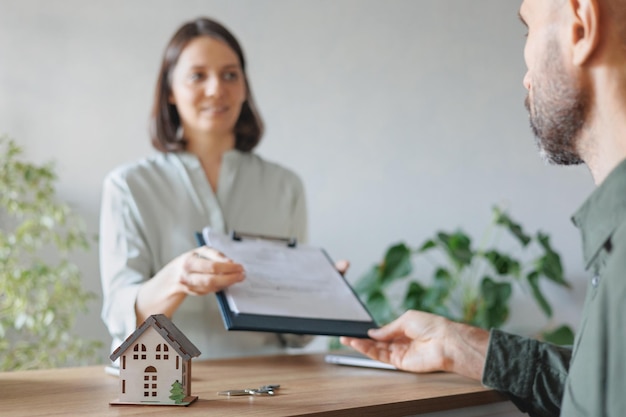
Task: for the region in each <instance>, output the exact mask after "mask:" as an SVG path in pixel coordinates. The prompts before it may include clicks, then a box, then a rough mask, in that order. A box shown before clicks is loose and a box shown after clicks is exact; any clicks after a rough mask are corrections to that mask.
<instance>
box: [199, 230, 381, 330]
mask: <svg viewBox="0 0 626 417" xmlns="http://www.w3.org/2000/svg"><path fill="white" fill-rule="evenodd" d="M196 240H197V243H198V246H204V245H206V244H209V246H211V247H214V248H215V249H217V250H219V251H221V252H222V253H224V254H225V255H226V256H228V257H229V258H231V259H233V260H234V261H235V262H238V263H241V264H242V265H243V266H244V268H246V274H247V277H246V280H244V282H242V283H237V284H234V285H233V286H231V287H229V288H226V289H225V290H222V291H220V292H217V293H216V297H217V301H218V305H219V308H220V313H221V316H222V320H223V322H224V327H225V328H226V329H228V330H241V331H258V332H272V333H293V334H310V335H324V336H351V337H360V338H366V337H368V336H367V331H368V330H369V329H371V328H374V327H378V325H377V324H376V322H375V320H374V319H373V317H372V315H371V314H370V313H369V311H368V310H367V308H366V307H365V305H364V304H363V303H362V302H361V300H360V299H359V297H358V296H357V295H356V293H355V292H354V290H353V289H352V287H351V286H350V284H349V283H348V282H347V281H346V279H345V278H344V277H343V276H342V275H341V274H340V273H339V271H337V270H336V269H335V267H334V265H333V262H332V260H331V259H330V257H329V256H328V254H327V253H326V251H325V250H323V249H321V248H317V247H312V246H307V245H298V244H297V242H296V240H295V239H285V238H277V237H271V236H259V235H251V234H244V233H238V232H231V234H230V235H224V234H219V233H214V232H212V231H211V230H210V229H209V228H205V229H203V231H202V232H197V233H196ZM229 252H230V253H229ZM265 257H267V258H273V257H276V258H277V259H278V260H279V264H272V263H271V262H270V263H267V265H270V267H269V268H266V259H265ZM259 258H260V260H259ZM283 260H284V262H282V261H283ZM272 265H279V267H278V268H273V266H272ZM283 268H284V269H285V270H283ZM289 271H292V272H294V271H297V272H295V273H294V274H293V280H291V279H288V280H286V279H284V278H285V277H287V278H289V277H290V276H291V275H289ZM281 274H287V275H286V276H285V277H282V278H280V277H279V276H280V275H281ZM296 275H297V276H296ZM275 277H279V278H275ZM271 285H276V288H273V287H271ZM244 286H246V288H244ZM327 300H328V301H327ZM294 305H297V307H294Z"/></svg>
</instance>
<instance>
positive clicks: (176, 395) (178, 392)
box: [170, 380, 185, 404]
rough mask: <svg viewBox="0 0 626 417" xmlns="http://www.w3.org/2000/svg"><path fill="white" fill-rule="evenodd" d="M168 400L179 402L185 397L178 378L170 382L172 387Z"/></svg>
mask: <svg viewBox="0 0 626 417" xmlns="http://www.w3.org/2000/svg"><path fill="white" fill-rule="evenodd" d="M170 394H172V395H170V400H172V401H174V404H181V403H182V402H183V400H184V399H185V392H184V391H183V386H182V385H181V383H180V382H178V380H176V381H174V382H173V383H172V388H171V389H170Z"/></svg>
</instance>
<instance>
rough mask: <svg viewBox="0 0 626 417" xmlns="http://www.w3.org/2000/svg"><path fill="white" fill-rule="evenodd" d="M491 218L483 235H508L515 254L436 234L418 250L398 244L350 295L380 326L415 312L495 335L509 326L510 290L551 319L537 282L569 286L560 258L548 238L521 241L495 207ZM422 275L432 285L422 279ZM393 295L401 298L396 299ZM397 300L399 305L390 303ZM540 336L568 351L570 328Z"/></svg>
mask: <svg viewBox="0 0 626 417" xmlns="http://www.w3.org/2000/svg"><path fill="white" fill-rule="evenodd" d="M493 214H494V217H493V223H492V224H491V225H490V227H489V228H488V233H487V236H488V237H489V236H491V235H492V234H493V233H494V232H496V235H497V236H496V237H497V238H501V237H502V236H501V233H502V232H506V234H508V235H509V238H512V239H509V241H510V242H509V243H512V244H514V245H515V246H516V248H515V249H516V250H515V252H516V254H515V255H514V254H511V253H508V252H506V251H504V250H503V249H496V248H494V247H490V248H484V247H481V248H474V247H473V246H472V240H471V239H470V237H469V236H468V235H467V234H465V233H464V232H463V231H462V230H457V231H455V232H454V233H446V232H442V231H439V232H437V233H436V234H435V235H434V237H432V238H430V239H427V240H426V241H425V242H424V243H423V244H422V245H421V246H419V247H418V248H416V249H412V248H410V247H409V246H407V245H406V244H404V243H398V244H396V245H393V246H391V247H390V248H389V249H388V250H387V251H386V253H385V256H384V259H383V260H382V262H380V263H378V264H376V265H374V266H373V267H372V268H371V270H369V271H368V272H367V273H366V274H365V275H364V276H362V277H361V278H360V279H359V280H358V281H357V282H356V284H355V291H356V292H357V294H358V295H359V296H360V297H361V298H362V300H363V301H364V303H365V304H366V306H367V307H368V309H369V310H370V312H371V313H372V315H373V316H374V318H375V319H376V320H377V321H378V322H379V324H385V323H388V322H390V321H391V320H393V319H395V318H396V317H398V316H399V315H400V314H401V313H402V312H404V311H405V310H408V309H415V310H422V311H427V312H432V313H436V314H439V315H442V316H445V317H448V318H450V319H452V320H454V321H458V322H463V323H468V324H472V325H475V326H479V327H482V328H485V329H489V328H498V327H501V326H502V325H503V324H505V323H506V322H507V320H508V319H509V314H510V308H509V303H510V300H511V295H512V292H513V289H514V288H515V287H520V288H521V289H522V290H524V291H526V292H527V293H530V294H531V295H532V297H533V298H534V300H535V302H536V303H537V305H538V306H539V308H540V309H541V311H542V312H543V313H544V314H545V316H547V317H548V318H550V317H552V307H551V306H550V303H549V301H548V299H547V298H546V297H545V295H544V293H543V291H542V289H541V285H540V284H541V280H542V279H547V280H549V281H551V282H553V283H555V284H557V285H559V286H563V287H569V283H568V282H567V281H566V280H565V279H564V277H563V267H562V265H561V259H560V256H559V255H558V253H557V252H555V251H554V249H553V248H552V246H551V244H550V238H549V236H548V235H547V234H545V233H542V232H540V231H539V232H537V233H536V234H534V235H529V234H527V233H526V232H525V231H524V230H523V228H522V227H521V226H520V225H519V224H518V223H516V222H515V221H513V220H512V219H511V217H509V216H508V215H507V214H506V213H505V212H504V211H502V210H500V209H499V208H497V207H496V208H494V209H493ZM487 240H489V239H487ZM493 240H496V239H495V238H494V239H493ZM493 240H492V242H493ZM501 246H502V245H501ZM423 260H426V261H427V264H426V267H421V268H419V270H418V271H417V272H414V270H416V269H418V268H415V266H416V264H417V263H418V261H423ZM429 266H430V268H429ZM426 271H428V272H427V273H429V274H430V275H431V276H430V279H428V277H426V276H425V275H424V274H425V273H426ZM398 284H400V288H398ZM398 293H400V297H397V296H394V294H398ZM398 298H399V300H400V302H399V303H398V302H395V303H394V302H393V301H394V300H398ZM541 337H542V338H543V339H544V340H548V341H551V342H554V343H557V344H570V343H572V341H573V332H572V330H571V329H570V328H569V327H568V326H560V327H558V328H557V329H556V330H552V331H543V332H542V333H541Z"/></svg>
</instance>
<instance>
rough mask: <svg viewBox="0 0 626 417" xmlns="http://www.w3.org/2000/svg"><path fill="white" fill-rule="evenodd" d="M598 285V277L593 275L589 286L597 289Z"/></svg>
mask: <svg viewBox="0 0 626 417" xmlns="http://www.w3.org/2000/svg"><path fill="white" fill-rule="evenodd" d="M599 283H600V276H599V275H594V276H593V278H591V286H592V287H593V288H597V287H598V284H599Z"/></svg>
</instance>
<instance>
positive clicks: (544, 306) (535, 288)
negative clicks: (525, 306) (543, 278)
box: [526, 271, 552, 317]
mask: <svg viewBox="0 0 626 417" xmlns="http://www.w3.org/2000/svg"><path fill="white" fill-rule="evenodd" d="M539 276H540V275H539V273H538V272H536V271H533V272H531V273H529V274H528V275H527V276H526V279H527V280H528V284H530V289H531V290H532V294H533V297H534V298H535V301H536V302H537V304H539V307H541V310H543V312H544V314H545V315H546V316H548V317H552V307H551V306H550V303H548V300H547V299H546V298H545V297H544V296H543V293H542V292H541V288H540V287H539Z"/></svg>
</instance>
